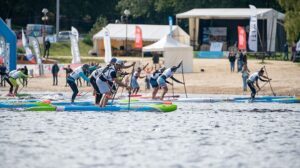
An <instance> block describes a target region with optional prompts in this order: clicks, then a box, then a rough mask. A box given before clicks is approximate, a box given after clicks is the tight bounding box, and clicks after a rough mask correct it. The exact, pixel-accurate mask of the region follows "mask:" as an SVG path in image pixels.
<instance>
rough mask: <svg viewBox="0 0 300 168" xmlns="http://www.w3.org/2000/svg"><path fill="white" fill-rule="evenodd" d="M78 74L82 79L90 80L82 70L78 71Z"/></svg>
mask: <svg viewBox="0 0 300 168" xmlns="http://www.w3.org/2000/svg"><path fill="white" fill-rule="evenodd" d="M79 76H80V77H82V79H84V80H85V81H87V82H90V79H89V78H88V77H87V76H86V75H85V74H84V73H83V72H80V73H79Z"/></svg>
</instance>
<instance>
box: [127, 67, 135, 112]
mask: <svg viewBox="0 0 300 168" xmlns="http://www.w3.org/2000/svg"><path fill="white" fill-rule="evenodd" d="M134 67H135V64H134V65H133V67H132V71H131V77H130V81H129V82H130V83H129V85H130V89H129V91H128V111H129V110H130V97H131V96H130V95H131V81H132V77H133V73H134Z"/></svg>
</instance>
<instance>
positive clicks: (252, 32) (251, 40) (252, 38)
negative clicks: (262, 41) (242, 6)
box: [248, 5, 257, 52]
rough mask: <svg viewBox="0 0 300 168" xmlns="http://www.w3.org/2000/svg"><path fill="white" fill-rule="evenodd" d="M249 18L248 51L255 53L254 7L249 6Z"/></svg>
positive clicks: (255, 24) (255, 21)
mask: <svg viewBox="0 0 300 168" xmlns="http://www.w3.org/2000/svg"><path fill="white" fill-rule="evenodd" d="M249 7H250V12H251V18H250V30H249V38H248V45H249V49H250V50H252V51H255V52H256V51H257V16H256V7H255V6H253V5H249Z"/></svg>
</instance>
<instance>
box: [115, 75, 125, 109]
mask: <svg viewBox="0 0 300 168" xmlns="http://www.w3.org/2000/svg"><path fill="white" fill-rule="evenodd" d="M125 76H126V75H124V76H123V77H122V79H121V81H123V79H124V77H125ZM118 90H119V85H118V86H117V89H116V92H115V93H114V95H113V98H112V100H111V105H113V103H114V100H115V97H116V94H117V92H118ZM122 92H123V89H122Z"/></svg>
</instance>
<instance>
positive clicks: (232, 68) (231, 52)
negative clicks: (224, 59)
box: [228, 51, 236, 72]
mask: <svg viewBox="0 0 300 168" xmlns="http://www.w3.org/2000/svg"><path fill="white" fill-rule="evenodd" d="M228 59H229V62H230V71H231V72H234V64H235V60H236V57H235V53H234V52H233V51H230V52H229V55H228Z"/></svg>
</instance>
